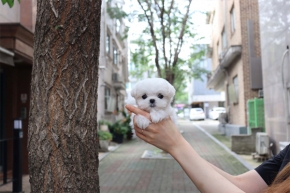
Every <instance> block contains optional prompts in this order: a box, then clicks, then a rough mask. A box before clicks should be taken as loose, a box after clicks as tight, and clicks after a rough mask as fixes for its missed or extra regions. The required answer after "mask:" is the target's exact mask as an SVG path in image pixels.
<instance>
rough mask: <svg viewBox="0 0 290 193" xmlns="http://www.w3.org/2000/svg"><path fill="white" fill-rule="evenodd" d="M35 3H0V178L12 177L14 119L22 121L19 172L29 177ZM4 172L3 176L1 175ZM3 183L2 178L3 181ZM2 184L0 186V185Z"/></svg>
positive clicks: (30, 0)
mask: <svg viewBox="0 0 290 193" xmlns="http://www.w3.org/2000/svg"><path fill="white" fill-rule="evenodd" d="M35 17H36V0H27V1H25V3H23V4H21V5H20V4H19V3H18V1H15V4H14V6H13V8H9V6H8V5H7V4H5V5H3V4H2V3H0V140H1V142H0V176H2V177H4V176H5V174H6V175H7V176H6V177H8V178H10V177H11V170H12V167H13V166H12V164H13V161H12V157H13V151H12V147H13V130H14V124H13V122H14V119H19V118H21V119H22V129H23V140H22V150H23V152H22V171H23V173H24V174H28V152H27V148H26V147H27V133H28V115H29V101H30V80H31V71H32V63H33V33H34V26H35V21H36V18H35ZM4 170H5V171H6V173H4V175H3V173H2V172H3V171H4ZM2 180H4V178H2ZM0 184H2V182H0Z"/></svg>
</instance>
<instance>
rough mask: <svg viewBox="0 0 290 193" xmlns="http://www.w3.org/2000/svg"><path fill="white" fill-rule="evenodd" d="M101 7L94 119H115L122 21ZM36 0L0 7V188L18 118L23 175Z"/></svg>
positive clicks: (121, 89)
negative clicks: (96, 108)
mask: <svg viewBox="0 0 290 193" xmlns="http://www.w3.org/2000/svg"><path fill="white" fill-rule="evenodd" d="M118 2H119V3H118V4H116V3H114V1H111V4H109V3H106V1H105V0H104V1H103V3H102V6H103V7H102V18H101V19H102V21H101V22H102V23H101V39H100V58H99V88H98V91H99V92H98V99H99V100H98V120H100V119H108V120H114V119H120V118H121V114H118V113H117V111H118V110H119V111H120V110H122V109H123V108H124V100H125V96H126V92H125V82H126V81H127V79H128V78H127V77H128V70H127V61H128V59H127V58H128V57H127V52H128V51H127V49H128V46H127V41H126V39H125V40H124V39H123V34H124V32H125V30H126V28H125V24H124V22H123V21H122V20H116V19H112V18H110V16H109V15H108V13H107V6H119V7H120V8H121V5H122V3H120V1H118ZM36 3H37V1H36V0H26V1H21V2H20V4H19V3H18V1H15V3H14V6H13V7H12V8H10V7H9V6H8V5H7V4H5V5H3V4H2V3H0V185H1V184H2V183H3V180H4V176H6V177H8V178H9V179H10V180H11V175H12V169H13V129H14V125H13V121H14V119H16V118H17V119H19V118H20V119H22V129H23V140H22V150H23V152H22V172H23V174H28V172H29V171H28V151H27V138H28V136H27V134H28V116H29V104H30V82H31V72H32V65H33V35H34V28H35V22H36V8H37V5H36Z"/></svg>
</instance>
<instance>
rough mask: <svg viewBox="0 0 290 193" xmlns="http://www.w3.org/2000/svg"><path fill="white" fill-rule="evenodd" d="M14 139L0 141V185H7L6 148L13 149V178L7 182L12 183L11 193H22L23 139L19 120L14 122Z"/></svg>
mask: <svg viewBox="0 0 290 193" xmlns="http://www.w3.org/2000/svg"><path fill="white" fill-rule="evenodd" d="M13 134H14V138H8V139H1V140H0V148H1V151H2V152H3V153H2V155H3V158H2V165H3V169H2V172H3V183H2V184H1V185H0V186H2V185H4V184H7V183H8V176H7V173H8V166H7V160H8V152H7V149H8V146H7V143H8V142H9V143H11V144H9V147H13V154H12V155H13V173H12V174H13V177H12V180H10V181H9V182H11V181H12V182H13V184H12V192H22V138H23V131H22V121H21V120H14V129H13Z"/></svg>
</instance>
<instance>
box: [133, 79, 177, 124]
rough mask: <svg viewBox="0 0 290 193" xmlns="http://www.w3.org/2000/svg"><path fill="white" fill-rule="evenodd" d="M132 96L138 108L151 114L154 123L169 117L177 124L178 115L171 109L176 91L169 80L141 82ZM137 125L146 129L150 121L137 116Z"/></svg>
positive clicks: (145, 80)
mask: <svg viewBox="0 0 290 193" xmlns="http://www.w3.org/2000/svg"><path fill="white" fill-rule="evenodd" d="M131 95H132V97H133V98H135V100H136V101H135V102H136V104H137V107H138V108H140V109H143V110H145V111H147V112H148V113H150V115H151V119H152V122H153V123H157V122H159V121H161V120H163V119H165V118H169V117H170V118H171V120H172V121H173V122H174V123H176V114H175V111H174V109H173V108H172V107H171V102H172V99H173V97H174V95H175V89H174V87H173V86H172V85H171V84H170V83H169V82H168V81H167V80H165V79H163V78H147V79H144V80H141V81H139V82H137V83H136V85H135V87H134V88H133V89H132V91H131ZM133 105H135V104H133ZM132 120H133V117H132ZM136 124H137V125H138V127H140V128H141V129H145V128H146V127H148V125H149V124H150V121H149V120H148V119H147V118H146V117H144V116H142V115H136Z"/></svg>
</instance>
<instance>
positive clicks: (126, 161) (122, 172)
mask: <svg viewBox="0 0 290 193" xmlns="http://www.w3.org/2000/svg"><path fill="white" fill-rule="evenodd" d="M199 123H200V124H199V125H201V126H202V128H205V129H206V130H207V131H209V133H212V132H214V130H215V129H216V125H210V124H209V125H202V124H203V123H207V122H199ZM209 123H210V122H209ZM179 124H180V126H179V127H180V129H181V130H183V136H184V137H185V139H186V140H187V141H188V142H189V143H190V144H191V145H192V146H193V147H194V148H195V150H196V151H197V152H198V153H199V154H200V155H201V156H202V157H204V158H205V159H207V160H208V161H210V162H211V163H213V164H214V165H216V166H218V167H220V168H221V169H223V170H225V171H227V172H228V173H231V174H240V173H243V172H245V171H247V170H248V169H247V168H246V167H245V166H244V165H243V164H241V162H240V161H238V160H237V159H236V158H234V157H233V156H232V155H231V154H230V153H228V152H227V151H225V150H224V149H223V148H222V147H221V146H220V145H218V144H217V143H216V142H214V141H213V140H212V139H211V138H210V137H209V136H208V135H206V134H205V133H204V132H202V130H201V129H199V128H198V127H197V126H195V125H194V124H192V123H191V122H189V121H179ZM211 129H212V130H211ZM145 150H153V151H154V150H157V148H155V147H154V146H152V145H149V144H147V143H145V142H143V141H141V140H140V139H138V138H135V139H133V140H132V141H129V142H126V143H123V144H122V145H121V146H120V147H119V148H118V149H116V150H115V151H113V152H111V153H109V154H106V155H105V157H103V158H102V160H101V161H100V164H99V177H100V187H101V193H187V192H191V193H195V192H199V191H198V190H197V189H196V187H195V186H194V185H193V184H192V182H191V181H190V179H189V178H188V177H187V175H186V174H185V173H184V172H183V170H182V168H181V167H180V166H179V164H178V163H177V162H176V161H175V160H173V159H141V155H142V154H143V153H144V151H145ZM9 190H10V191H11V183H10V184H8V185H6V186H2V187H0V192H1V191H9ZM23 191H24V192H26V193H27V192H30V186H29V182H28V176H24V178H23Z"/></svg>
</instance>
